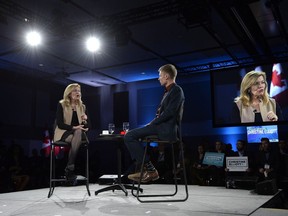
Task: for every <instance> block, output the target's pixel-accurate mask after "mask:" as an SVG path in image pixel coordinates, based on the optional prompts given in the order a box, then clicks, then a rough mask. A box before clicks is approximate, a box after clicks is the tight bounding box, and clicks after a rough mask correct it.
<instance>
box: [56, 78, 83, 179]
mask: <svg viewBox="0 0 288 216" xmlns="http://www.w3.org/2000/svg"><path fill="white" fill-rule="evenodd" d="M87 130H88V117H87V111H86V106H85V105H84V104H83V102H82V100H81V87H80V85H79V84H78V83H73V84H70V85H68V86H67V87H66V89H65V91H64V94H63V99H62V100H60V101H59V103H58V106H57V113H56V128H55V132H54V141H58V140H62V141H65V142H68V143H70V144H71V148H70V151H69V157H68V163H67V166H66V168H65V176H66V179H67V180H75V179H76V175H75V173H74V170H75V159H76V156H77V153H78V150H79V147H80V145H81V141H82V139H83V138H84V137H83V132H86V131H87Z"/></svg>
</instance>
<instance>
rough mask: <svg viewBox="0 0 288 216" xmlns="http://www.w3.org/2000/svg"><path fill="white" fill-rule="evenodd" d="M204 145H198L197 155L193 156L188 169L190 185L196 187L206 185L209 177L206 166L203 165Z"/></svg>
mask: <svg viewBox="0 0 288 216" xmlns="http://www.w3.org/2000/svg"><path fill="white" fill-rule="evenodd" d="M205 149H206V147H205V145H204V144H199V145H198V147H197V153H196V154H195V155H193V157H192V158H193V160H192V164H191V168H190V170H191V171H190V174H191V183H192V184H197V185H206V184H207V180H208V177H209V172H208V168H209V167H208V165H206V164H203V159H204V155H205V152H206V150H205Z"/></svg>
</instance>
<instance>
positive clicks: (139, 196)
mask: <svg viewBox="0 0 288 216" xmlns="http://www.w3.org/2000/svg"><path fill="white" fill-rule="evenodd" d="M183 107H184V101H183V102H182V104H181V106H180V108H179V110H178V119H177V126H178V139H177V140H175V141H171V140H160V139H159V138H158V137H157V136H147V137H145V138H144V139H143V140H142V142H145V143H146V147H145V151H144V155H143V160H142V164H141V171H140V173H141V174H140V180H139V182H138V187H137V192H136V194H135V193H134V191H133V188H132V194H133V196H135V197H136V198H137V199H138V201H139V202H142V203H148V202H184V201H186V200H187V199H188V196H189V194H188V186H187V175H186V169H185V160H184V150H183V142H182V135H181V121H182V116H183ZM152 142H155V143H164V144H170V145H171V147H172V160H173V163H172V164H173V174H174V192H172V193H165V194H139V191H140V186H141V179H142V178H143V173H144V162H145V158H146V154H147V149H148V147H149V146H150V143H152ZM174 145H179V151H180V152H179V153H180V160H181V163H182V165H183V181H184V189H185V195H184V197H183V198H175V199H145V198H149V197H174V196H175V195H176V194H177V193H178V182H177V181H178V177H177V174H176V170H177V166H176V161H175V151H174ZM133 186H134V182H133ZM140 192H142V191H140ZM143 198H144V199H143Z"/></svg>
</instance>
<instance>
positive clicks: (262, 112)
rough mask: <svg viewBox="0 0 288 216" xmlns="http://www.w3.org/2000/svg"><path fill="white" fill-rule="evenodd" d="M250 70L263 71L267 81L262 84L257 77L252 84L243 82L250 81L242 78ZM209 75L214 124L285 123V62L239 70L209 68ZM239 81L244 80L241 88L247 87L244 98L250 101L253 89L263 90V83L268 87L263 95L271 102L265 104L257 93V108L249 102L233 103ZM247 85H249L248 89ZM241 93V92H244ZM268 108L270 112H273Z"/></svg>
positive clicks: (287, 100)
mask: <svg viewBox="0 0 288 216" xmlns="http://www.w3.org/2000/svg"><path fill="white" fill-rule="evenodd" d="M250 71H263V72H265V74H266V80H267V84H264V85H263V80H258V79H259V78H258V79H257V80H258V81H257V80H256V81H255V82H254V81H253V84H252V82H250V84H245V85H244V83H249V82H248V81H249V80H248V79H244V77H245V75H246V74H247V73H248V72H250ZM210 75H211V96H212V113H213V126H214V127H227V126H251V125H269V124H274V125H275V124H277V125H278V124H283V123H288V87H287V83H288V64H287V63H276V64H270V65H261V66H258V67H256V68H255V67H247V68H242V69H239V68H238V69H225V70H221V71H211V72H210ZM247 77H249V79H250V76H248V75H246V78H247ZM247 80H248V81H247ZM241 82H243V84H242V87H243V86H246V90H247V91H246V92H247V93H246V94H247V95H248V96H246V98H247V97H248V99H247V101H250V99H249V97H250V96H251V98H252V97H254V96H255V95H253V94H254V91H256V93H257V92H261V91H262V93H263V92H264V87H263V86H265V87H266V88H267V94H266V95H267V96H268V98H269V101H270V102H269V104H268V105H267V104H266V103H264V101H263V100H262V99H261V98H260V97H259V96H257V98H259V103H258V105H257V106H256V108H254V107H253V103H252V102H251V105H248V106H247V105H246V106H244V105H243V104H240V105H239V103H235V98H237V97H239V96H240V93H241V92H240V89H241V88H240V87H241ZM247 86H250V87H249V88H247ZM253 86H254V87H253ZM258 87H259V89H258ZM242 89H244V88H242ZM255 89H256V90H255ZM250 90H251V91H252V92H251V91H250ZM262 93H261V94H262ZM259 94H260V93H259ZM241 95H243V91H242V94H241ZM242 98H243V97H242ZM266 98H267V97H266ZM251 100H252V99H251ZM270 111H272V114H271V112H270ZM245 115H246V116H245ZM235 116H236V118H235ZM278 116H279V117H278ZM259 118H260V120H259Z"/></svg>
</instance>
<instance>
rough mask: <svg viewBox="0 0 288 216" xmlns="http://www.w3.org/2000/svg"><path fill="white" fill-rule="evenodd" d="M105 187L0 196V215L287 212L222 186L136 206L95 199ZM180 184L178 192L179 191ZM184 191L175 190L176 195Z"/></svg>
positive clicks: (118, 198)
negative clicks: (181, 199)
mask: <svg viewBox="0 0 288 216" xmlns="http://www.w3.org/2000/svg"><path fill="white" fill-rule="evenodd" d="M103 187H105V185H98V184H90V191H91V197H89V196H88V194H87V191H86V188H85V185H83V186H82V185H81V186H69V187H62V186H61V187H56V188H55V191H54V194H53V195H52V197H51V198H47V194H48V188H45V189H37V190H29V191H21V192H13V193H6V194H0V215H1V216H4V215H5V216H6V215H11V216H12V215H13V216H14V215H21V216H77V215H81V216H82V215H84V216H90V215H91V216H95V215H97V216H101V215H106V216H107V215H123V216H129V215H131V216H135V215H140V216H141V215H143V216H144V215H145V216H147V215H155V216H169V215H173V216H174V215H177V216H188V215H189V216H190V215H196V216H208V215H209V216H220V215H221V216H224V215H225V216H230V215H251V216H260V215H261V216H266V215H267V216H268V215H269V216H270V215H273V216H282V215H283V216H284V215H285V216H286V215H287V214H288V210H284V209H275V208H265V204H267V203H269V202H271V200H273V199H275V197H277V196H279V193H281V191H279V192H278V193H277V194H275V195H269V196H268V195H257V194H255V193H253V192H252V191H249V190H238V189H226V188H225V187H212V186H196V185H189V198H188V200H187V201H186V202H174V203H173V202H163V203H140V202H138V201H137V199H136V198H135V197H134V196H133V195H132V194H131V191H130V190H129V191H128V192H129V193H128V196H125V195H124V193H123V192H122V191H120V190H119V191H118V190H117V191H114V192H112V191H106V192H103V193H99V194H98V195H97V196H95V195H94V192H95V191H96V190H98V189H100V188H103ZM171 187H173V186H171V185H159V184H150V185H143V187H142V188H143V189H144V192H146V193H149V192H152V193H155V192H156V193H157V192H159V193H163V192H164V193H165V192H167V191H168V190H169V189H171ZM181 188H182V187H181V185H180V189H181ZM183 194H184V191H182V190H180V191H179V196H181V195H183Z"/></svg>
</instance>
